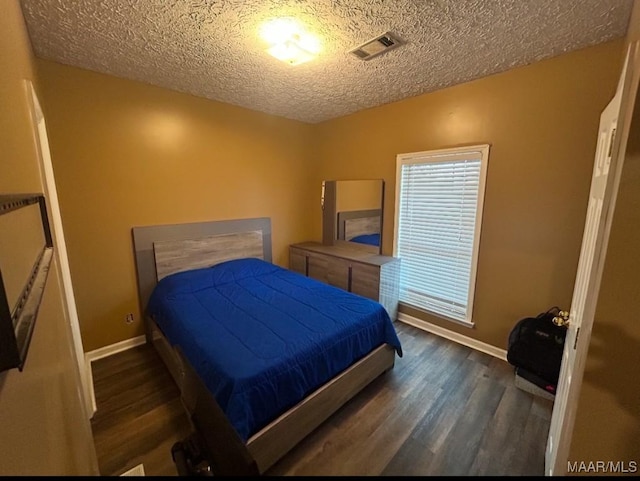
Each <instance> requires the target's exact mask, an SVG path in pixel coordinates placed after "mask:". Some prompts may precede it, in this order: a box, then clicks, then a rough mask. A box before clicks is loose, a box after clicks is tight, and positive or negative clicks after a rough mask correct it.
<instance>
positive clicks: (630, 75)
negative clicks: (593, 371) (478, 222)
mask: <svg viewBox="0 0 640 481" xmlns="http://www.w3.org/2000/svg"><path fill="white" fill-rule="evenodd" d="M639 84H640V41H635V42H631V43H629V45H628V46H627V49H626V54H625V60H624V66H623V69H622V72H621V76H620V79H619V81H618V86H617V88H616V92H621V95H622V98H621V101H620V113H619V115H618V122H617V126H616V135H615V137H614V139H613V145H612V152H611V164H610V167H609V168H610V173H609V178H608V180H607V184H608V185H607V189H606V191H605V196H604V199H603V207H602V209H603V217H604V220H603V227H602V233H601V238H600V247H599V249H597V251H596V252H595V255H594V262H593V265H594V271H593V273H592V276H593V278H592V280H591V282H590V287H589V295H590V296H593V299H595V301H594V306H593V311H594V312H593V314H595V310H596V308H597V297H598V294H599V291H600V284H601V280H602V274H603V272H604V266H605V260H606V254H607V248H608V243H609V236H610V233H611V225H612V223H613V215H614V211H615V205H616V200H617V197H618V190H619V188H620V179H621V177H622V168H623V165H624V160H625V156H626V152H627V143H628V139H629V135H630V127H631V120H632V116H633V110H634V106H635V102H636V97H637V92H638V86H639ZM585 331H587V330H586V329H581V332H580V337H581V338H582V342H581V343H580V344H582V345H583V349H584V350H585V352H584V353H583V356H584V358H583V359H582V362H576V363H575V367H576V369H574V371H573V372H572V384H573V386H572V389H574V390H575V391H576V399H579V395H580V394H579V393H580V390H581V388H582V379H583V376H584V368H585V364H586V362H585V361H586V356H587V353H586V350H587V349H588V346H589V342H590V337H591V327H589V329H588V332H585ZM569 348H572V346H568V347H567V346H566V345H565V349H569ZM563 362H564V355H563ZM558 387H559V388H560V386H558ZM558 394H560V389H558ZM577 408H578V406H577V405H573V406H571V405H567V408H566V410H565V413H564V418H563V419H561V420H560V424H559V425H558V432H557V433H556V434H559V435H560V439H559V440H558V442H559V444H558V446H557V448H556V451H555V457H554V456H552V455H551V454H550V452H551V451H552V450H551V449H550V446H549V439H548V440H547V447H546V450H545V475H547V476H564V475H566V474H567V468H568V466H567V463H568V461H569V451H570V448H571V439H572V435H573V429H574V424H575V416H576V411H577ZM551 436H552V433H551V432H550V433H549V437H551Z"/></svg>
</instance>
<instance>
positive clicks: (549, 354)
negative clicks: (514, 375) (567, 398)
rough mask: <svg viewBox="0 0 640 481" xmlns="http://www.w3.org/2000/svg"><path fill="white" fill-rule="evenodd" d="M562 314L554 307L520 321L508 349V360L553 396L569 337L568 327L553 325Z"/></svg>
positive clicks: (526, 377) (513, 331) (515, 327)
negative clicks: (565, 342)
mask: <svg viewBox="0 0 640 481" xmlns="http://www.w3.org/2000/svg"><path fill="white" fill-rule="evenodd" d="M559 312H560V309H559V308H557V307H553V308H551V309H549V310H548V311H547V312H543V313H541V314H539V315H538V316H536V317H527V318H525V319H521V320H520V321H518V322H517V323H516V325H515V326H514V328H513V329H512V330H511V333H510V334H509V348H508V350H507V361H509V364H511V365H513V366H515V367H516V368H518V369H519V370H520V371H521V373H522V374H521V376H522V377H524V378H525V379H527V380H529V381H530V382H532V383H534V384H536V385H537V386H540V387H542V388H543V389H544V390H545V391H547V392H550V393H552V394H555V390H556V386H557V385H558V377H559V376H560V365H561V363H562V351H563V349H564V341H565V338H566V335H567V328H566V327H564V326H557V325H556V324H554V322H553V319H554V318H555V317H557V316H558V313H559Z"/></svg>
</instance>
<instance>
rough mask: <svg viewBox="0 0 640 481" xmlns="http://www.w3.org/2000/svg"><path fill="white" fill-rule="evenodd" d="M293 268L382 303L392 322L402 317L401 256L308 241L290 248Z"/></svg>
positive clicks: (290, 261)
mask: <svg viewBox="0 0 640 481" xmlns="http://www.w3.org/2000/svg"><path fill="white" fill-rule="evenodd" d="M289 268H290V269H291V270H292V271H295V272H299V273H300V274H304V275H305V276H308V277H311V278H313V279H317V280H319V281H322V282H325V283H327V284H331V285H332V286H335V287H339V288H341V289H344V290H345V291H349V292H353V293H354V294H358V295H361V296H363V297H368V298H369V299H373V300H374V301H377V302H379V303H380V304H382V305H383V306H384V308H385V309H386V310H387V312H388V313H389V317H391V320H392V321H395V320H396V318H397V316H398V290H399V285H400V259H398V258H396V257H389V256H381V255H378V254H372V253H370V252H367V251H364V250H362V249H357V248H349V247H348V246H345V245H344V244H341V245H333V246H326V245H322V244H320V243H318V242H304V243H302V244H293V245H291V246H290V247H289Z"/></svg>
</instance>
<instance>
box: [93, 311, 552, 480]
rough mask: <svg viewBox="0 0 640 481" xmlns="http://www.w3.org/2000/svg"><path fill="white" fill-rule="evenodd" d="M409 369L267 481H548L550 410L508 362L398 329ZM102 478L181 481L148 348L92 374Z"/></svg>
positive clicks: (167, 405) (175, 409)
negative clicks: (461, 480)
mask: <svg viewBox="0 0 640 481" xmlns="http://www.w3.org/2000/svg"><path fill="white" fill-rule="evenodd" d="M395 326H396V329H397V330H398V334H399V336H400V340H401V341H402V345H403V350H404V357H403V358H401V359H396V365H395V367H394V369H393V370H392V371H390V372H388V373H386V374H385V375H383V376H381V377H380V378H378V379H377V380H375V381H374V382H373V383H372V384H371V385H369V386H368V387H367V388H365V390H364V391H363V392H361V393H360V394H359V395H358V396H356V397H355V398H354V399H352V400H351V401H350V402H348V403H347V404H346V405H345V406H344V407H343V408H342V409H340V410H339V411H338V412H337V413H335V414H334V415H333V416H332V417H331V418H329V420H327V421H326V422H325V423H324V424H323V425H322V426H320V427H319V428H318V429H317V430H316V431H314V432H313V433H312V434H311V435H310V436H308V437H307V438H306V439H305V440H303V441H302V442H301V443H300V444H299V445H298V446H296V447H295V448H294V449H293V450H292V451H291V452H289V454H287V455H286V456H285V457H284V458H282V459H281V460H280V461H279V462H278V463H277V464H276V465H274V466H273V467H272V468H271V469H270V470H269V471H268V472H267V474H269V475H390V476H392V475H458V474H462V475H542V474H543V472H544V449H545V444H546V438H547V434H548V430H549V420H550V417H551V408H552V403H551V402H550V401H547V400H544V399H541V398H538V397H535V396H533V395H531V394H529V393H527V392H524V391H521V390H519V389H517V388H516V387H515V386H514V379H513V369H512V368H511V366H509V365H508V364H507V363H506V362H503V361H500V360H498V359H495V358H492V357H490V356H488V355H486V354H482V353H479V352H477V351H473V350H472V349H469V348H467V347H464V346H461V345H459V344H456V343H453V342H450V341H448V340H445V339H442V338H440V337H437V336H434V335H432V334H429V333H426V332H423V331H421V330H418V329H415V328H413V327H411V326H408V325H405V324H402V323H399V322H397V323H396V324H395ZM93 376H94V383H95V390H96V401H97V406H98V411H97V413H96V415H95V416H94V419H93V421H92V426H93V432H94V438H95V442H96V450H97V453H98V461H99V464H100V472H101V473H102V474H103V475H118V474H121V473H123V472H124V471H126V470H128V469H130V468H132V467H134V466H136V465H137V464H140V463H143V464H144V469H145V472H146V474H147V475H175V474H177V471H176V469H175V466H174V465H173V462H172V459H171V446H172V445H173V443H175V442H176V441H178V440H180V439H182V438H184V437H186V436H187V435H188V433H189V431H190V426H189V422H188V419H187V416H186V415H185V414H184V412H183V410H182V406H181V404H180V400H179V395H178V390H177V388H176V387H175V385H174V384H173V381H172V380H171V377H170V376H169V374H168V372H167V371H166V369H165V367H164V365H163V364H162V361H161V360H160V359H159V358H158V357H157V355H156V354H155V351H153V349H152V348H150V347H149V346H146V345H145V346H140V347H137V348H135V349H131V350H129V351H125V352H123V353H120V354H116V355H114V356H111V357H109V358H105V359H101V360H99V361H96V362H94V363H93Z"/></svg>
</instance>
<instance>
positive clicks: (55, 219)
mask: <svg viewBox="0 0 640 481" xmlns="http://www.w3.org/2000/svg"><path fill="white" fill-rule="evenodd" d="M25 84H26V89H27V97H28V100H29V101H28V104H29V106H30V113H31V122H32V126H33V135H34V141H35V146H36V153H37V156H38V169H39V171H40V182H41V185H42V188H43V190H44V194H45V197H46V201H47V202H46V203H47V211H48V215H49V220H50V222H51V231H52V234H53V239H54V256H55V260H56V263H57V264H58V269H57V273H58V284H59V285H60V291H61V301H62V306H63V311H64V315H65V319H66V321H67V325H68V326H69V328H70V331H71V339H72V342H73V351H74V352H73V354H74V357H75V359H76V363H77V366H78V376H79V380H80V386H81V387H82V389H81V390H80V393H79V394H80V398H81V401H82V402H81V404H82V406H83V410H84V415H85V417H86V418H87V419H91V418H92V417H93V415H94V413H95V411H96V407H95V395H94V392H93V381H92V377H91V375H90V374H91V373H90V371H89V370H88V368H87V362H86V358H85V354H84V347H83V344H82V335H81V332H80V320H79V318H78V311H77V308H76V301H75V295H74V292H73V284H72V282H71V270H70V268H69V258H68V255H67V245H66V242H65V237H64V229H63V226H62V216H61V214H60V204H59V202H58V191H57V189H56V181H55V176H54V172H53V164H52V161H51V152H50V150H49V137H48V135H47V127H46V121H45V117H44V112H43V111H42V107H41V104H40V101H39V99H38V95H37V94H36V91H35V88H34V87H33V83H32V82H31V81H30V80H25ZM88 367H89V369H90V368H91V365H90V364H89V365H88Z"/></svg>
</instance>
